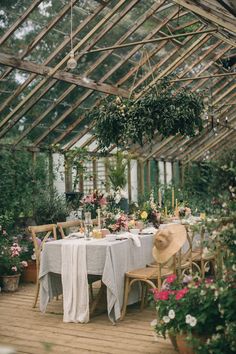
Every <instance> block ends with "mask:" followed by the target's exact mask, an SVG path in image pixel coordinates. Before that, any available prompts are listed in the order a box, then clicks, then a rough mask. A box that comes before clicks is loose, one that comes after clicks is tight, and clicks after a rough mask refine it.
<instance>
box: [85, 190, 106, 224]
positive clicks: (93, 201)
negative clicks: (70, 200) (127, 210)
mask: <svg viewBox="0 0 236 354" xmlns="http://www.w3.org/2000/svg"><path fill="white" fill-rule="evenodd" d="M106 205H107V199H106V197H105V195H104V193H101V192H100V191H98V190H94V191H93V192H92V193H90V194H88V195H86V196H84V197H83V198H82V200H81V207H82V208H83V210H84V212H88V211H89V212H90V213H91V216H92V218H93V219H95V218H96V217H97V210H98V209H100V210H101V209H104V208H105V207H106Z"/></svg>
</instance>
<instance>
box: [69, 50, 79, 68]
mask: <svg viewBox="0 0 236 354" xmlns="http://www.w3.org/2000/svg"><path fill="white" fill-rule="evenodd" d="M76 66H77V60H76V59H75V53H74V51H73V50H72V51H71V52H70V59H69V60H68V62H67V68H68V69H75V68H76Z"/></svg>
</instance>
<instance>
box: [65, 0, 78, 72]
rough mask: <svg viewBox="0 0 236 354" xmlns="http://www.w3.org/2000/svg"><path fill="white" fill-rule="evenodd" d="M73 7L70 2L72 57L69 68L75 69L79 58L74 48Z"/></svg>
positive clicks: (68, 62)
mask: <svg viewBox="0 0 236 354" xmlns="http://www.w3.org/2000/svg"><path fill="white" fill-rule="evenodd" d="M72 9H73V2H72V0H71V2H70V46H71V50H70V58H69V59H68V61H67V68H68V69H75V68H76V66H77V60H76V59H75V52H74V49H73V22H72V21H73V16H72Z"/></svg>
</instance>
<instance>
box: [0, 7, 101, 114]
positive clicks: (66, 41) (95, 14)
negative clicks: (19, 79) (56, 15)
mask: <svg viewBox="0 0 236 354" xmlns="http://www.w3.org/2000/svg"><path fill="white" fill-rule="evenodd" d="M103 8H104V5H100V6H98V7H97V8H96V9H95V10H94V12H93V13H92V14H91V15H89V16H88V17H87V18H86V19H85V20H84V21H83V22H82V23H81V24H80V25H79V26H78V27H77V28H76V29H75V30H74V31H73V33H72V38H74V37H75V36H76V35H77V34H78V33H79V32H80V31H81V30H82V29H83V28H84V27H86V26H87V24H88V23H89V22H90V21H91V20H93V19H94V17H96V16H97V15H98V14H99V13H100V12H101V11H102V10H103ZM69 43H70V37H69V36H68V37H67V38H65V39H64V41H63V42H62V43H61V44H60V45H59V46H58V47H57V48H56V49H55V50H54V51H53V52H52V53H51V54H50V55H49V57H48V58H47V59H46V60H45V61H44V63H43V64H44V65H47V64H49V63H50V62H51V61H52V60H53V59H54V58H55V57H56V56H57V55H58V54H59V53H60V51H61V50H62V49H64V47H65V46H66V45H68V44H69ZM36 76H37V75H36V74H31V75H30V77H29V78H28V79H27V80H26V81H25V82H24V83H23V84H21V85H19V87H18V88H17V89H16V90H15V92H14V94H13V95H12V96H10V97H8V98H7V99H6V100H5V102H4V103H2V105H1V107H0V113H1V112H2V111H3V110H4V109H5V108H6V107H7V106H9V104H10V103H11V102H12V101H13V100H14V99H15V98H16V97H17V96H18V95H20V93H21V92H22V91H23V90H24V89H25V88H26V87H27V86H28V85H29V84H30V83H31V82H32V81H33V80H34V79H35V78H36ZM33 92H34V91H33ZM31 96H32V92H31V93H30V96H28V98H29V99H30V97H31ZM17 107H19V109H20V108H21V107H22V106H17ZM14 111H15V110H14Z"/></svg>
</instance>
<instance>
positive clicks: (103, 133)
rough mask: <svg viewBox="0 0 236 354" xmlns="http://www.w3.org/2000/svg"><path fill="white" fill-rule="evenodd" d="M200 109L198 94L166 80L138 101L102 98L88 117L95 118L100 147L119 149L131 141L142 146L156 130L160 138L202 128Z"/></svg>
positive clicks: (186, 133) (201, 105)
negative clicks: (117, 147) (176, 86)
mask: <svg viewBox="0 0 236 354" xmlns="http://www.w3.org/2000/svg"><path fill="white" fill-rule="evenodd" d="M203 108H204V106H203V99H202V97H201V96H200V95H199V94H197V93H193V92H190V91H189V92H188V91H186V90H185V89H182V90H176V89H174V88H173V87H172V86H171V85H170V81H169V79H166V80H163V82H162V83H161V84H159V85H157V86H156V87H155V88H150V89H149V90H148V91H147V93H146V94H145V95H144V96H142V97H141V98H139V99H138V100H135V99H134V98H130V99H121V98H120V97H117V98H116V99H115V100H114V101H112V102H111V101H107V99H104V100H103V102H102V104H101V105H100V106H99V107H96V108H95V109H94V110H93V111H92V112H91V113H90V117H91V118H92V119H93V120H95V121H96V124H95V136H96V138H97V140H98V142H99V145H100V148H102V149H103V150H106V149H107V148H109V146H110V145H112V144H115V145H117V146H119V147H121V148H126V147H128V146H129V144H130V143H138V144H140V145H141V146H142V145H143V141H144V139H145V140H147V141H148V142H150V141H151V140H152V139H153V136H154V133H155V132H156V131H158V132H159V133H160V134H162V136H163V137H169V136H171V135H176V134H181V135H183V136H187V135H188V136H194V135H195V134H196V132H198V131H201V130H202V127H203V125H202V119H201V114H202V112H203Z"/></svg>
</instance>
